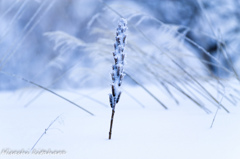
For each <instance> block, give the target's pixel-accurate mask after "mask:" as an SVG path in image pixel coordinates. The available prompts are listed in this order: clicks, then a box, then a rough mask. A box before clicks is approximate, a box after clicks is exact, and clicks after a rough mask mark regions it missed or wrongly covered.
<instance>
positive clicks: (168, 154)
mask: <svg viewBox="0 0 240 159" xmlns="http://www.w3.org/2000/svg"><path fill="white" fill-rule="evenodd" d="M125 89H126V90H127V91H128V92H129V93H131V94H132V95H134V96H135V97H136V98H138V100H139V101H140V102H141V104H142V105H144V106H145V107H144V108H143V106H142V105H139V104H138V103H137V102H135V101H134V100H133V99H132V98H130V96H128V95H127V93H126V92H123V93H122V97H121V99H120V102H119V104H118V105H117V107H116V114H115V118H114V124H113V135H112V140H108V131H109V126H110V116H111V108H110V106H109V101H108V93H110V88H109V89H95V90H81V91H78V92H79V93H82V94H88V95H89V96H90V97H94V99H97V100H99V101H101V102H102V103H103V104H99V103H97V102H94V101H92V100H90V99H89V98H86V97H84V96H81V95H79V94H77V93H76V92H73V91H72V92H71V93H69V92H65V91H57V92H58V93H59V94H61V95H63V96H65V97H67V98H69V99H71V100H72V101H74V102H76V103H78V104H79V105H81V106H82V107H84V108H86V109H88V110H89V111H91V112H92V113H94V114H95V116H91V115H89V114H87V113H85V112H83V111H82V110H81V109H79V108H77V107H75V106H73V105H71V104H70V103H68V102H66V101H64V100H62V99H60V98H58V97H56V96H54V95H52V94H50V93H48V92H46V93H44V94H43V95H42V96H41V97H40V98H38V99H37V100H36V101H35V102H33V103H32V105H29V106H28V107H24V104H26V103H27V102H28V101H29V100H30V99H31V97H32V96H33V95H34V94H35V93H36V92H37V91H34V90H19V91H16V92H1V93H0V100H1V105H0V158H1V159H8V158H10V159H12V158H18V159H33V158H34V159H38V158H44V159H52V158H53V159H54V158H56V159H62V158H64V159H96V158H103V159H239V158H240V126H239V123H240V108H239V107H238V106H236V107H234V106H229V107H228V108H229V110H230V111H231V113H230V114H227V113H226V112H224V111H223V110H222V109H220V110H219V111H218V114H217V117H216V120H215V122H214V125H213V127H212V128H210V125H211V123H212V120H213V117H214V112H215V111H216V110H217V109H216V107H210V108H211V110H212V111H213V113H212V114H206V113H205V112H204V111H202V110H201V109H199V108H198V107H197V106H196V105H194V104H193V103H191V102H189V101H188V100H187V99H186V98H183V97H177V98H178V100H179V101H180V103H181V104H180V105H176V104H175V103H174V102H172V101H171V100H170V98H169V97H168V96H166V95H164V94H161V93H158V94H157V95H158V97H159V98H160V99H161V100H162V101H163V102H164V103H165V104H166V105H167V106H168V107H169V110H164V109H163V108H162V107H161V106H160V105H159V104H158V103H157V102H155V101H154V100H153V99H152V98H151V97H150V96H149V95H148V94H146V93H145V92H144V91H143V90H142V89H141V88H138V87H130V86H127V87H125ZM104 104H105V105H104ZM59 115H60V117H59V118H57V117H58V116H59ZM56 118H57V120H56V121H55V122H54V123H53V124H52V125H51V127H50V128H49V129H48V130H47V131H46V134H45V135H43V137H42V138H41V140H40V141H39V142H38V143H37V145H36V146H35V148H34V150H33V151H32V153H31V154H18V155H16V154H10V153H11V152H12V151H22V150H24V151H29V150H30V149H31V148H32V147H33V145H34V144H35V143H36V141H37V140H38V139H39V137H40V136H41V135H42V134H43V133H44V131H45V129H46V128H47V127H48V126H49V125H50V124H51V123H52V121H54V120H55V119H56ZM43 150H45V151H48V152H53V151H54V150H57V151H59V154H55V155H54V154H36V153H37V152H39V153H40V152H41V151H43ZM12 153H13V152H12ZM61 153H62V154H61Z"/></svg>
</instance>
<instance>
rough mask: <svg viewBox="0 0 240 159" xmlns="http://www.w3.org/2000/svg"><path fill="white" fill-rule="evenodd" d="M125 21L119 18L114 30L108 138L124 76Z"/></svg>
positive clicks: (110, 134) (110, 133)
mask: <svg viewBox="0 0 240 159" xmlns="http://www.w3.org/2000/svg"><path fill="white" fill-rule="evenodd" d="M126 31H127V21H126V20H125V19H124V18H121V19H120V21H119V22H118V28H117V31H116V42H115V43H114V49H115V51H114V52H113V58H114V61H115V64H114V65H113V66H112V74H111V75H112V94H109V100H110V106H111V108H112V116H111V123H110V130H109V140H111V137H112V126H113V118H114V114H115V107H116V104H117V103H118V102H119V99H120V96H121V90H120V87H121V84H122V80H123V77H124V74H123V66H124V58H125V54H124V53H123V51H124V47H125V44H126Z"/></svg>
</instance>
